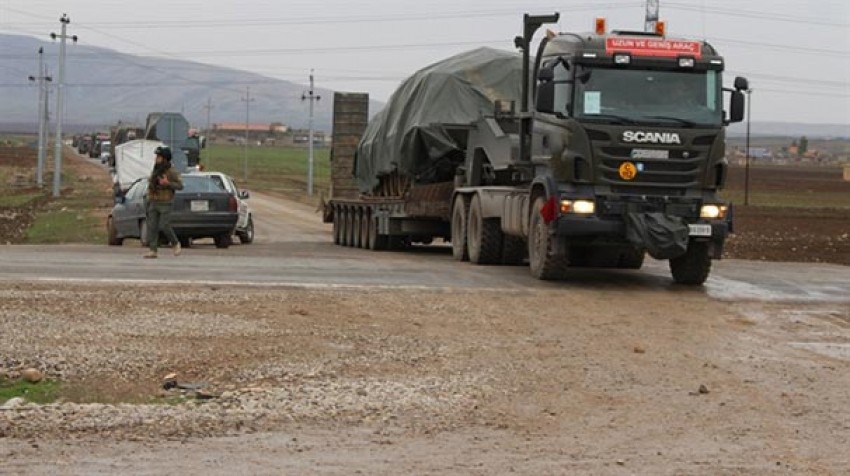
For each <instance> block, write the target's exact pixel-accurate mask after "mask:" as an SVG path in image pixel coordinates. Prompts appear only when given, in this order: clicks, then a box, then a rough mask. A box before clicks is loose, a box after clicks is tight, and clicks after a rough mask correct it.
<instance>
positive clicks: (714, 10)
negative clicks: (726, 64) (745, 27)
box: [664, 2, 850, 28]
mask: <svg viewBox="0 0 850 476" xmlns="http://www.w3.org/2000/svg"><path fill="white" fill-rule="evenodd" d="M664 5H665V8H669V9H671V10H686V11H691V12H699V13H710V14H715V15H728V16H734V17H746V18H757V19H759V20H771V21H778V22H789V23H796V24H807V25H821V26H834V27H839V28H850V24H848V23H839V22H833V21H826V20H820V19H815V18H807V17H801V16H799V15H783V14H777V13H767V12H755V11H751V10H741V9H739V8H723V7H710V8H703V7H700V6H695V5H689V4H686V3H676V2H665V4H664Z"/></svg>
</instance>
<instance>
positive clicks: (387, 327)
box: [0, 284, 850, 474]
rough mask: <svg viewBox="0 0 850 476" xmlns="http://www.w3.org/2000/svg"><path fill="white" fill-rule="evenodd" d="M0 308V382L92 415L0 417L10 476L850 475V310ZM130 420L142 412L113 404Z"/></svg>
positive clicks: (192, 293)
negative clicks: (849, 397)
mask: <svg viewBox="0 0 850 476" xmlns="http://www.w3.org/2000/svg"><path fill="white" fill-rule="evenodd" d="M0 296H2V299H3V301H4V306H3V309H2V311H0V315H2V319H3V322H4V323H6V324H5V327H6V328H7V329H10V330H12V331H10V332H4V333H3V334H2V336H0V348H3V349H4V354H3V355H4V359H3V361H2V362H0V366H2V367H4V368H6V369H8V368H10V367H13V366H14V365H17V364H20V363H24V362H26V363H28V364H30V365H37V366H38V367H40V368H44V369H47V371H48V375H49V376H50V377H53V378H56V377H61V378H62V379H63V381H65V382H66V390H65V391H66V392H67V393H66V398H68V399H71V400H74V401H78V402H79V401H82V402H86V401H94V403H88V404H86V403H58V404H52V405H45V406H32V405H29V406H25V407H23V408H18V409H15V410H6V411H0V438H2V440H3V441H4V447H5V449H4V450H2V452H0V461H2V463H0V472H4V471H10V472H13V473H14V472H21V471H22V472H30V471H29V469H33V468H51V467H52V466H50V465H51V464H59V461H60V460H62V461H64V462H65V464H71V465H72V467H74V468H89V469H91V468H95V470H97V468H100V469H103V470H107V469H105V468H109V467H113V468H114V467H124V468H132V467H145V468H147V469H151V468H160V469H163V470H168V472H170V471H172V470H175V469H176V468H184V469H187V470H188V469H190V468H193V469H195V470H197V468H209V469H211V470H213V471H214V472H221V473H224V472H227V470H228V469H233V470H237V469H239V468H237V467H236V464H237V461H238V462H240V463H238V464H242V463H241V461H249V462H250V463H248V464H249V465H252V464H256V465H259V466H256V465H255V466H251V467H254V468H265V472H268V468H276V469H286V470H289V471H298V472H300V471H312V470H316V471H321V472H325V473H331V474H342V473H346V474H350V472H351V471H352V469H353V468H357V469H360V470H362V471H364V472H369V473H373V472H375V473H385V474H388V473H397V472H398V471H399V470H400V469H404V470H405V471H412V472H414V473H428V472H437V471H440V472H449V473H470V472H471V473H474V474H505V473H509V472H511V470H513V471H516V472H520V473H526V474H528V473H535V474H537V473H540V474H545V473H557V472H562V471H564V470H565V468H566V470H567V471H569V472H580V473H586V474H600V473H612V474H617V473H633V472H635V471H637V472H641V473H652V474H658V473H664V474H681V473H688V474H717V473H727V474H729V473H731V474H752V473H760V474H764V473H772V472H782V473H784V472H792V473H795V474H800V473H809V474H830V473H834V474H839V473H841V472H842V470H843V469H846V468H847V467H848V460H847V456H846V452H845V451H844V449H845V448H846V447H847V446H848V444H850V428H848V426H847V424H846V422H847V421H850V413H848V410H847V407H846V405H845V404H844V403H845V398H846V390H847V389H848V388H850V364H849V363H848V360H847V356H846V355H842V354H841V353H840V352H836V351H835V349H846V346H848V345H850V339H848V334H847V329H848V327H850V314H849V313H848V311H847V308H846V306H843V305H839V304H833V305H826V304H810V305H796V304H775V303H774V304H771V303H757V302H753V303H737V304H736V303H723V302H717V301H713V300H711V299H710V298H709V297H707V296H706V295H705V294H704V293H702V292H683V291H681V290H680V291H678V292H671V291H669V290H667V289H655V290H645V291H644V292H641V293H636V292H635V290H633V289H632V290H612V289H611V288H608V289H606V290H603V291H599V290H593V289H579V288H575V289H571V290H570V292H563V290H553V291H530V290H528V291H509V290H505V291H499V292H493V291H475V290H465V291H463V290H459V291H410V290H399V291H392V290H381V291H368V290H358V291H343V290H334V291H330V290H329V291H317V290H313V291H310V290H293V289H252V288H239V287H230V288H208V287H207V288H204V287H191V286H189V287H186V288H185V289H182V290H180V291H169V290H163V289H158V288H150V287H132V288H118V287H115V286H71V285H67V286H62V285H60V286H53V285H51V286H46V285H32V284H30V285H26V286H24V285H19V286H15V285H10V284H3V285H2V287H0ZM818 343H820V345H816V344H818ZM169 372H176V373H177V374H178V376H179V379H180V380H181V381H184V382H194V383H203V385H204V389H205V390H206V391H208V392H209V393H211V394H213V395H214V397H213V398H211V399H208V400H206V399H205V400H197V399H196V398H194V397H193V393H192V392H188V393H187V397H188V398H186V400H185V401H183V402H182V403H179V402H178V403H176V404H166V403H165V402H167V401H169V400H168V399H169V398H170V397H169V396H171V397H175V396H179V395H180V392H179V391H165V390H163V389H162V377H163V376H164V375H165V374H167V373H169ZM134 399H135V401H136V402H139V401H148V402H149V403H143V404H133V405H114V404H103V403H97V402H104V401H106V402H108V401H116V400H117V401H127V400H134ZM178 400H179V399H178ZM151 402H153V403H151ZM171 403H175V402H173V401H172V402H171ZM209 438H212V439H209ZM105 439H108V440H110V441H117V442H116V443H114V444H106V445H104V440H105ZM139 440H141V442H140V443H133V442H134V441H139ZM69 441H73V442H74V443H73V444H67V443H66V442H69ZM181 441H182V442H184V443H185V444H178V442H181ZM31 443H35V444H36V445H37V448H35V447H33V445H32V444H31ZM189 448H192V452H193V454H194V455H195V456H192V457H189V458H186V456H187V453H188V452H187V449H189ZM54 450H56V451H57V452H54ZM236 454H238V455H240V456H239V458H237V459H236V460H235V461H234V462H228V457H225V456H222V455H230V457H233V455H236ZM34 458H37V459H38V460H39V461H41V463H40V464H38V465H35V466H34V465H33V463H32V461H33V459H34ZM263 464H265V465H267V466H263ZM128 465H129V466H128ZM134 465H140V466H134ZM240 467H241V466H240ZM243 469H244V468H243ZM34 472H35V473H37V472H38V471H34ZM259 472H264V471H262V470H260V471H259Z"/></svg>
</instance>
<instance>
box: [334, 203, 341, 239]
mask: <svg viewBox="0 0 850 476" xmlns="http://www.w3.org/2000/svg"><path fill="white" fill-rule="evenodd" d="M333 213H334V216H333V231H334V244H335V245H338V244H340V241H341V239H340V238H341V237H342V233H340V230H341V229H342V226H341V223H340V220H341V219H342V212H341V211H340V209H339V207H334V211H333Z"/></svg>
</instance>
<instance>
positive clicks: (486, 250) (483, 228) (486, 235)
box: [466, 195, 502, 264]
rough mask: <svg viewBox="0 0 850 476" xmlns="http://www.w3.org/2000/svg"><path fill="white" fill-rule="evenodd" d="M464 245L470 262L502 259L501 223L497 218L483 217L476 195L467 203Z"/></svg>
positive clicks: (495, 261) (479, 201)
mask: <svg viewBox="0 0 850 476" xmlns="http://www.w3.org/2000/svg"><path fill="white" fill-rule="evenodd" d="M466 246H467V248H468V253H469V261H470V262H471V263H475V264H498V263H500V262H501V261H502V225H501V223H500V220H499V219H498V218H484V211H483V210H482V207H481V197H479V196H478V195H475V196H474V197H472V202H471V203H470V205H469V218H468V219H467V221H466Z"/></svg>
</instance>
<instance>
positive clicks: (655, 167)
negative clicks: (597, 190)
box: [593, 135, 715, 196]
mask: <svg viewBox="0 0 850 476" xmlns="http://www.w3.org/2000/svg"><path fill="white" fill-rule="evenodd" d="M595 137H599V139H600V140H596V141H593V142H594V146H595V147H594V149H595V150H596V157H595V159H596V160H595V165H596V175H597V178H598V180H599V183H601V184H605V185H609V186H611V190H612V191H615V190H618V191H619V193H636V194H640V195H666V196H676V195H681V194H683V193H684V191H685V190H686V189H688V188H694V187H700V186H701V184H702V183H703V181H704V178H705V176H706V161H707V158H708V155H709V150H710V148H711V144H712V143H713V140H714V137H715V135H710V136H706V135H701V136H696V137H694V138H693V139H692V140H690V141H685V142H686V143H685V144H683V145H675V146H659V145H654V144H647V145H634V146H632V145H631V144H629V145H623V144H621V143H619V142H618V140H617V139H616V138H612V137H608V140H601V139H602V138H603V137H602V136H601V135H596V136H595ZM634 149H644V150H646V149H654V150H659V151H661V150H666V151H667V154H668V158H664V159H656V158H632V151H633V150H634ZM624 162H631V163H632V164H634V165H635V166H636V167H637V169H638V171H637V175H636V176H635V177H634V179H632V180H625V179H623V178H621V177H620V174H619V168H620V166H621V165H622V164H623V163H624ZM615 193H617V192H615Z"/></svg>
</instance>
